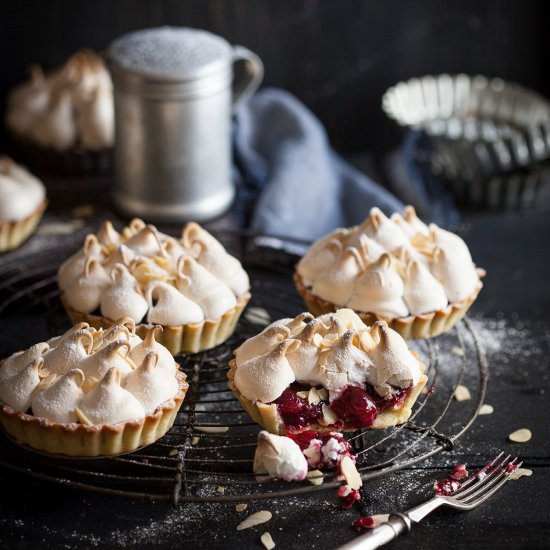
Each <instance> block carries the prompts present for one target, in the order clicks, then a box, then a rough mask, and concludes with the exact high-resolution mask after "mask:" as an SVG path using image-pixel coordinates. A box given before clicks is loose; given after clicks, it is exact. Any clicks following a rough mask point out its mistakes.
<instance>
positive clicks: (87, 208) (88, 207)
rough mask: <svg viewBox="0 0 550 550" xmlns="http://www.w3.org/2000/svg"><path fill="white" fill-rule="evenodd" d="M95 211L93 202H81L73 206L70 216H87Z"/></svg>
mask: <svg viewBox="0 0 550 550" xmlns="http://www.w3.org/2000/svg"><path fill="white" fill-rule="evenodd" d="M94 213H95V208H94V205H93V204H81V205H80V206H75V207H74V208H73V209H72V210H71V216H73V217H75V218H89V217H91V216H93V215H94Z"/></svg>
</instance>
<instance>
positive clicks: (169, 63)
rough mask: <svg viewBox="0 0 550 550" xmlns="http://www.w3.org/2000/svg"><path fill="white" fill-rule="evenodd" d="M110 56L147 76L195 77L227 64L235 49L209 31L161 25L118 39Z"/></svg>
mask: <svg viewBox="0 0 550 550" xmlns="http://www.w3.org/2000/svg"><path fill="white" fill-rule="evenodd" d="M109 56H110V58H111V60H112V61H113V62H114V63H115V64H117V65H118V66H119V67H120V68H122V69H126V70H127V71H130V72H133V73H137V74H140V75H142V76H144V77H151V78H159V79H168V80H171V79H178V80H192V79H196V78H199V77H201V76H204V75H207V74H211V73H213V72H216V71H219V70H221V69H223V68H225V67H227V65H229V63H230V62H231V58H232V48H231V46H230V45H229V43H228V42H227V41H226V40H224V39H223V38H221V37H220V36H217V35H215V34H212V33H210V32H208V31H203V30H199V29H191V28H188V27H157V28H152V29H144V30H140V31H135V32H131V33H128V34H125V35H123V36H121V37H119V38H117V39H116V40H114V41H113V42H112V43H111V45H110V46H109Z"/></svg>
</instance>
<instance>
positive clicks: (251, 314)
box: [244, 307, 271, 326]
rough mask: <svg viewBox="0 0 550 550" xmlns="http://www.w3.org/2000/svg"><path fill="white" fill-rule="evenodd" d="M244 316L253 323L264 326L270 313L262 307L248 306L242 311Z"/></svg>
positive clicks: (268, 320) (268, 321) (267, 323)
mask: <svg viewBox="0 0 550 550" xmlns="http://www.w3.org/2000/svg"><path fill="white" fill-rule="evenodd" d="M244 318H245V319H246V320H247V321H248V322H249V323H252V324H253V325H261V326H266V325H269V323H270V321H271V315H269V313H268V312H267V310H265V309H264V308H263V307H249V308H247V310H246V311H245V313H244Z"/></svg>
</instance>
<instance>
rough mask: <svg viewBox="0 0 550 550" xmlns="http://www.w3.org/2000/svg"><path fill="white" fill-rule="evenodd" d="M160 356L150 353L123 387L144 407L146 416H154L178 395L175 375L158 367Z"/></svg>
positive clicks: (129, 375) (125, 381)
mask: <svg viewBox="0 0 550 550" xmlns="http://www.w3.org/2000/svg"><path fill="white" fill-rule="evenodd" d="M157 364H158V355H157V354H156V353H154V352H149V353H148V354H147V355H146V356H145V358H144V359H143V362H142V363H141V365H140V366H139V367H137V368H136V369H134V370H133V371H132V372H131V373H130V374H128V376H127V377H126V379H125V380H124V384H123V387H124V388H125V389H126V390H128V391H129V392H130V393H131V394H132V395H134V396H135V397H136V398H137V400H138V401H139V402H140V403H141V404H142V405H143V408H144V409H145V414H152V413H153V412H155V410H156V409H157V407H158V406H159V405H161V404H162V403H164V402H165V401H168V400H169V399H171V398H172V397H174V396H175V395H176V394H177V393H178V382H177V380H176V378H175V376H174V375H173V374H169V373H168V371H167V370H163V369H161V368H159V367H158V366H157Z"/></svg>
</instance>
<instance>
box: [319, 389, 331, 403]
mask: <svg viewBox="0 0 550 550" xmlns="http://www.w3.org/2000/svg"><path fill="white" fill-rule="evenodd" d="M317 393H318V394H319V397H320V398H321V400H322V401H327V400H328V390H327V389H326V388H321V389H320V390H317Z"/></svg>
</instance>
